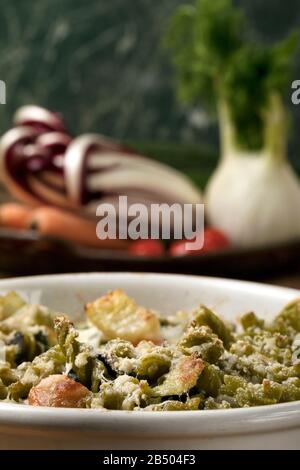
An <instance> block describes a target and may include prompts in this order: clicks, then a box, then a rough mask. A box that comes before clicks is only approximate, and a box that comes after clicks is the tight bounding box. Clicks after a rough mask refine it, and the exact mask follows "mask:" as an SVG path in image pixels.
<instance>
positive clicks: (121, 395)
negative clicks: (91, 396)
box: [92, 374, 151, 411]
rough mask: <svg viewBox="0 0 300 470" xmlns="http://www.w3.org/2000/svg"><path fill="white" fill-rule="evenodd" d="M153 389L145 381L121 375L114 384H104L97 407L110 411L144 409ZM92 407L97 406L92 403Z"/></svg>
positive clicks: (101, 387)
mask: <svg viewBox="0 0 300 470" xmlns="http://www.w3.org/2000/svg"><path fill="white" fill-rule="evenodd" d="M150 393H151V389H150V387H149V385H148V383H147V382H146V381H145V380H141V381H139V380H138V379H136V378H135V377H130V376H129V375H126V374H124V375H121V376H119V377H117V378H116V380H114V381H112V382H106V383H103V384H102V385H101V386H100V391H99V395H98V399H97V402H96V403H97V405H98V407H99V405H100V406H103V407H104V408H106V409H108V410H128V411H129V410H133V409H134V408H136V407H142V408H144V407H145V406H146V405H147V404H148V401H149V397H150ZM92 406H95V402H94V405H93V403H92Z"/></svg>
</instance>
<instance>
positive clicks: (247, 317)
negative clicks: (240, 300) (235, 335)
mask: <svg viewBox="0 0 300 470" xmlns="http://www.w3.org/2000/svg"><path fill="white" fill-rule="evenodd" d="M240 321H241V325H242V327H243V329H244V330H245V331H246V330H248V329H249V328H260V329H263V328H264V324H265V322H264V320H260V319H259V318H258V317H257V316H256V315H255V313H253V312H249V313H245V314H244V315H242V317H241V320H240Z"/></svg>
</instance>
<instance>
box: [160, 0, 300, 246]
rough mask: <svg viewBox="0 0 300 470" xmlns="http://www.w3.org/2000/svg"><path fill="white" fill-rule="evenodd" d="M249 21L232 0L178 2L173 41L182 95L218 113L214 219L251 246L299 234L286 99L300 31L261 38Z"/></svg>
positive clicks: (210, 210)
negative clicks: (276, 38) (262, 41)
mask: <svg viewBox="0 0 300 470" xmlns="http://www.w3.org/2000/svg"><path fill="white" fill-rule="evenodd" d="M247 28H248V25H247V17H246V15H245V13H244V11H243V10H242V9H241V8H239V7H237V6H236V4H235V2H234V1H233V0H214V1H212V0H195V3H194V4H193V5H191V4H188V5H181V6H180V7H178V8H177V10H176V12H175V13H174V15H173V17H172V18H171V21H170V26H169V30H168V32H167V35H166V46H167V47H168V48H169V49H170V50H171V52H172V59H173V63H174V66H175V69H176V71H177V83H178V94H179V96H180V98H181V99H183V100H185V101H190V102H193V103H194V104H196V103H199V102H201V103H202V104H203V105H206V107H207V109H208V110H214V111H215V112H216V113H217V115H218V120H219V127H220V135H221V159H220V163H219V165H218V168H217V170H216V171H215V173H214V175H213V176H212V178H211V180H210V181H209V184H208V187H207V190H206V211H207V215H208V220H209V222H210V223H211V224H212V225H213V226H214V227H216V228H217V229H220V230H221V231H223V232H224V234H225V235H226V236H227V237H228V238H229V240H230V241H231V242H233V243H234V244H236V245H240V246H245V247H252V246H261V245H264V244H270V243H280V242H285V241H289V240H292V239H294V238H299V237H300V220H299V219H300V218H299V217H298V211H299V210H300V183H299V181H298V179H297V176H296V174H295V173H294V172H293V170H292V168H291V167H290V165H289V163H288V161H287V122H288V119H287V116H286V113H285V109H284V106H283V96H284V94H285V93H286V91H287V90H288V89H289V84H290V72H291V66H292V64H293V56H294V53H295V51H296V48H297V45H298V35H297V34H296V33H295V34H293V33H292V34H291V35H289V36H288V37H287V38H285V39H284V40H282V41H279V42H277V43H275V44H260V43H255V42H254V41H253V40H252V39H250V38H251V34H250V35H248V34H247ZM248 29H249V28H248ZM250 32H251V28H250Z"/></svg>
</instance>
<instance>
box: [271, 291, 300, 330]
mask: <svg viewBox="0 0 300 470" xmlns="http://www.w3.org/2000/svg"><path fill="white" fill-rule="evenodd" d="M270 330H271V331H272V332H274V331H276V332H280V333H281V334H284V335H285V334H286V335H294V334H295V332H297V333H300V300H299V299H297V300H295V301H293V302H291V303H290V304H288V305H287V306H286V307H285V308H284V309H283V310H282V312H280V314H279V315H278V316H277V317H276V318H275V320H274V321H273V322H272V323H271V325H270Z"/></svg>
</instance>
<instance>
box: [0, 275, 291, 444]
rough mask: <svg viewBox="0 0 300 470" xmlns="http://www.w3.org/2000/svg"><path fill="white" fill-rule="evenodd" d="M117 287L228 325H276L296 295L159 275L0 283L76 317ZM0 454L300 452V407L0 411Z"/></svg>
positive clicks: (163, 307) (155, 304)
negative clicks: (208, 310)
mask: <svg viewBox="0 0 300 470" xmlns="http://www.w3.org/2000/svg"><path fill="white" fill-rule="evenodd" d="M115 287H122V288H124V289H125V290H126V291H127V292H128V293H129V294H130V295H132V296H133V297H135V298H136V299H137V300H138V301H139V302H140V303H142V304H144V305H146V306H149V307H152V308H156V309H157V310H160V311H161V312H165V313H166V314H168V313H172V312H174V311H176V310H178V309H180V308H185V309H189V308H192V307H195V306H196V305H197V304H199V303H200V302H201V303H205V304H207V305H209V306H212V307H215V308H216V309H217V311H218V312H219V313H221V314H223V315H224V316H225V317H227V318H228V319H230V320H235V319H236V318H237V316H238V315H239V314H241V313H243V312H245V311H248V310H249V309H252V310H254V311H255V312H257V313H258V314H259V315H262V316H264V317H265V318H271V317H272V315H274V314H276V313H277V312H278V311H279V309H280V308H281V307H282V306H283V305H285V304H286V303H287V302H288V301H290V300H292V299H293V298H295V297H297V296H299V292H298V291H295V290H292V289H285V288H279V287H271V286H265V285H260V284H254V283H248V282H240V281H230V280H222V279H214V278H204V277H193V276H179V275H178V276H177V275H175V276H174V275H162V274H126V273H118V274H112V273H107V274H105V273H102V274H79V275H78V274H68V275H55V276H39V277H27V278H18V279H9V280H3V281H0V291H1V292H5V291H8V290H11V289H14V290H17V291H18V292H20V293H22V294H23V295H26V296H27V297H28V299H29V300H30V301H32V302H37V303H44V304H45V305H48V306H50V307H52V308H55V309H58V310H60V311H65V312H66V313H69V314H71V315H73V316H77V315H78V314H79V313H80V312H81V311H82V306H83V305H84V303H85V302H87V301H88V300H92V299H94V298H96V296H98V295H100V294H102V293H104V292H105V291H107V290H108V289H112V288H115ZM0 449H108V450H111V449H300V402H294V403H288V404H282V405H274V406H265V407H255V408H248V409H236V410H216V411H191V412H156V413H155V412H147V413H146V412H145V413H143V412H125V411H105V412H100V411H97V410H71V409H49V408H33V407H29V406H26V405H13V404H8V403H0Z"/></svg>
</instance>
